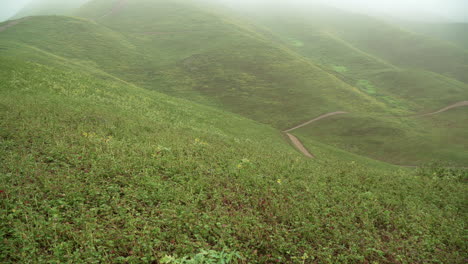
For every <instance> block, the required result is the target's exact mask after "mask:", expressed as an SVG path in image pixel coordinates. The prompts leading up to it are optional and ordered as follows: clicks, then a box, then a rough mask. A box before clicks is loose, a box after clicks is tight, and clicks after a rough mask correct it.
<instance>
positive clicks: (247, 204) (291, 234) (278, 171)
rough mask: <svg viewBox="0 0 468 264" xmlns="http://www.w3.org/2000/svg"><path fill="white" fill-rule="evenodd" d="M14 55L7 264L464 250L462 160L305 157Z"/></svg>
mask: <svg viewBox="0 0 468 264" xmlns="http://www.w3.org/2000/svg"><path fill="white" fill-rule="evenodd" d="M19 58H20V57H16V58H15V59H11V58H7V57H3V56H2V57H1V59H0V79H1V80H2V81H1V82H0V127H1V130H0V211H1V213H0V239H1V240H2V244H1V245H0V261H1V262H2V263H25V262H38V263H42V262H51V263H63V262H73V263H82V262H87V263H95V262H99V263H141V262H153V263H157V262H159V261H161V260H162V259H163V258H164V259H165V260H167V261H168V263H179V262H176V261H175V260H174V261H171V259H179V260H181V258H182V257H184V256H186V257H188V258H194V259H195V258H198V259H200V258H202V257H204V258H205V259H209V260H212V261H214V260H219V259H225V260H226V259H228V258H232V259H234V260H233V261H232V262H231V263H271V262H280V263H304V262H305V263H307V262H319V263H337V262H340V263H346V262H348V263H350V262H379V263H395V262H408V263H415V262H423V261H424V262H427V261H429V262H448V263H463V261H464V259H466V254H465V253H464V252H466V243H465V242H464V240H463V224H464V222H463V219H464V217H465V214H466V212H465V211H464V210H463V206H464V201H465V200H464V193H465V191H466V186H465V181H461V179H463V177H466V174H465V176H463V175H464V174H463V173H462V172H461V171H459V172H457V171H452V170H433V171H419V172H412V171H406V170H395V169H386V168H385V167H384V166H383V167H382V166H381V168H379V169H376V168H375V169H374V168H372V167H370V166H367V165H364V164H367V163H361V160H358V161H357V162H356V161H349V160H348V161H346V160H344V161H339V160H336V159H327V160H323V161H322V160H316V161H314V160H310V159H305V158H303V157H302V156H301V155H300V154H299V153H297V152H295V151H294V150H293V149H292V148H290V146H289V145H288V144H287V143H286V142H285V141H283V140H282V136H281V135H280V134H279V132H278V131H277V130H275V129H273V128H271V127H269V126H266V125H261V124H259V123H256V122H254V121H250V120H247V119H245V118H243V117H240V116H236V115H233V114H229V113H226V112H222V111H219V110H216V109H213V108H209V107H205V106H201V105H197V104H194V103H191V102H188V101H185V100H180V99H175V98H171V97H168V96H166V95H162V94H160V93H155V92H152V91H148V90H145V89H141V88H138V87H136V86H134V85H131V84H128V83H126V82H124V81H120V80H118V79H116V78H114V79H110V77H109V76H107V75H106V76H100V77H99V76H96V75H99V73H94V74H93V75H91V74H87V73H85V71H86V70H81V71H80V70H77V69H78V68H75V67H77V66H76V65H75V64H74V62H71V64H72V66H70V68H75V69H74V70H65V69H64V67H61V69H57V68H54V67H50V66H43V65H40V64H37V63H32V62H23V61H21V60H20V59H19ZM42 59H43V60H47V59H48V60H51V61H54V60H56V59H57V57H56V56H52V55H51V56H49V57H48V58H47V56H46V55H44V56H43V57H42ZM60 63H62V62H60ZM63 63H64V64H66V61H65V62H63ZM48 64H54V63H53V62H49V63H48ZM320 149H321V150H320V152H323V153H333V152H336V151H334V150H333V149H332V148H330V147H327V146H324V147H323V148H320ZM331 156H333V155H331ZM195 255H196V256H195Z"/></svg>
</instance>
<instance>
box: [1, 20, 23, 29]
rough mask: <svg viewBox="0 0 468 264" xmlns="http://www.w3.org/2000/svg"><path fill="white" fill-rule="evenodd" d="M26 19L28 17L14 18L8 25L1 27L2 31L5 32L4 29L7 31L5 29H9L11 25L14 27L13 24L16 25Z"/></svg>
mask: <svg viewBox="0 0 468 264" xmlns="http://www.w3.org/2000/svg"><path fill="white" fill-rule="evenodd" d="M26 19H27V18H21V19H18V20H14V21H10V22H8V23H7V24H6V25H4V26H1V27H0V32H3V31H5V30H7V29H8V28H10V27H12V26H14V25H17V24H19V23H21V22H23V21H24V20H26Z"/></svg>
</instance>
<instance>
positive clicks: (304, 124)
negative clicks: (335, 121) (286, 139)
mask: <svg viewBox="0 0 468 264" xmlns="http://www.w3.org/2000/svg"><path fill="white" fill-rule="evenodd" d="M347 113H348V112H343V111H338V112H332V113H328V114H324V115H321V116H319V117H317V118H314V119H312V120H310V121H307V122H305V123H303V124H300V125H298V126H295V127H293V128H290V129H288V130H285V131H283V132H291V131H293V130H296V129H298V128H301V127H304V126H307V125H309V124H312V123H314V122H317V121H319V120H322V119H325V118H328V117H331V116H335V115H343V114H347Z"/></svg>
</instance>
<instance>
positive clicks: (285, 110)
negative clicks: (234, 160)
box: [4, 0, 468, 165]
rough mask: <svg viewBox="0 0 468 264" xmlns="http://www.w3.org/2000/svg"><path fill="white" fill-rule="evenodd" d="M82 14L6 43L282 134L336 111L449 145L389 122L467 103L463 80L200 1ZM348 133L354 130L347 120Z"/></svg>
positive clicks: (111, 6) (43, 24) (97, 8)
mask: <svg viewBox="0 0 468 264" xmlns="http://www.w3.org/2000/svg"><path fill="white" fill-rule="evenodd" d="M150 14H157V16H155V17H156V18H155V17H153V16H151V15H150ZM77 15H78V16H83V17H86V18H88V20H86V19H78V18H69V17H37V18H33V19H32V20H30V21H25V23H22V24H21V25H18V26H17V27H16V30H15V31H10V32H5V33H4V35H5V40H8V41H9V42H10V43H11V45H15V46H17V45H18V43H21V45H28V46H30V47H34V48H36V49H40V50H41V51H44V52H47V53H51V54H54V55H57V56H60V57H62V58H64V59H67V60H73V61H74V62H76V63H77V64H79V65H82V66H85V67H87V68H88V70H90V71H105V72H106V73H109V74H111V75H115V76H118V77H119V78H122V79H124V80H126V81H128V82H131V83H133V84H136V85H138V86H141V87H144V88H147V89H150V90H157V91H161V92H164V93H166V94H169V95H171V96H176V97H179V98H185V99H189V100H193V101H195V102H199V103H202V104H205V105H210V106H213V107H217V108H221V109H224V110H227V111H230V112H233V113H237V114H241V115H243V116H246V117H248V118H251V119H254V120H256V121H259V122H262V123H265V124H270V125H273V126H274V127H276V128H278V129H281V130H284V129H287V128H290V127H292V126H294V125H296V124H301V123H304V122H305V121H307V120H309V119H310V118H311V117H314V116H320V115H322V114H325V113H329V112H333V111H337V110H340V111H347V112H353V113H366V115H371V116H362V119H369V118H371V119H378V120H379V123H380V124H384V127H383V128H382V129H384V128H385V127H386V126H388V130H389V131H399V132H398V133H396V134H393V135H392V134H388V135H383V136H384V137H386V136H392V137H399V136H400V135H402V134H407V133H408V134H410V135H411V137H413V138H418V140H419V141H420V142H421V144H422V145H424V146H425V148H426V149H429V148H430V149H435V148H438V147H439V146H440V145H438V144H435V143H434V142H433V140H431V138H434V137H435V136H436V135H431V134H430V133H431V130H432V124H427V123H424V124H421V122H419V123H418V121H414V120H406V121H404V122H400V121H398V120H396V121H395V120H394V121H392V122H388V121H387V120H382V118H383V117H388V116H409V115H413V114H418V113H424V112H427V111H430V110H432V109H437V108H441V107H444V106H447V105H449V104H451V103H454V102H457V101H461V100H464V99H466V98H468V86H467V84H465V83H463V82H460V81H457V80H454V79H451V78H449V77H446V76H442V75H440V74H438V73H434V72H428V71H425V70H419V69H417V70H407V69H405V68H400V67H397V66H395V65H393V64H391V63H390V62H387V61H385V60H384V59H381V58H378V57H377V55H372V54H370V53H366V51H367V50H366V51H364V50H361V49H359V48H357V47H355V46H353V45H352V44H351V43H350V42H347V41H345V40H343V39H341V37H339V35H337V34H331V33H326V34H325V35H323V34H322V33H320V34H321V35H318V37H317V35H313V34H314V33H313V32H314V31H310V32H312V33H311V34H312V35H310V34H309V33H308V34H309V35H304V34H303V35H300V32H298V33H297V34H296V33H295V31H294V30H290V31H288V32H290V33H289V34H291V35H290V36H285V35H284V34H282V31H281V30H280V29H278V28H277V27H275V26H269V27H267V28H265V27H257V26H255V25H254V24H252V23H247V22H245V23H244V22H243V21H242V19H240V18H239V17H237V16H235V15H233V16H227V15H225V14H224V13H223V12H221V11H213V10H211V9H206V8H204V6H201V5H198V4H196V3H195V2H187V1H164V0H160V1H144V0H138V1H110V0H107V1H106V0H100V1H91V2H89V3H88V4H86V5H84V6H83V7H82V8H81V9H80V10H79V11H78V13H77ZM279 21H281V20H279ZM292 21H294V20H292ZM297 23H299V22H296V24H297ZM324 23H325V22H323V21H322V22H321V24H324ZM361 23H362V22H361ZM331 24H332V25H334V24H333V23H331ZM335 24H337V23H335ZM288 25H289V24H287V23H284V24H283V25H282V26H283V27H285V28H287V27H288ZM338 25H339V26H342V25H341V24H338ZM289 27H290V28H287V29H288V30H289V29H293V28H294V27H293V26H291V25H289ZM314 27H316V25H315V24H314ZM295 28H300V27H295ZM68 30H71V31H74V32H78V33H77V34H73V36H72V37H66V38H64V37H63V32H64V31H68ZM270 30H271V31H270ZM335 31H337V30H335ZM44 32H47V34H44ZM315 32H316V31H315ZM358 33H359V32H358ZM293 34H294V35H293ZM314 36H315V37H314ZM306 37H312V38H310V39H306ZM285 39H286V40H285ZM288 39H296V40H297V41H298V42H297V41H296V42H294V41H292V40H290V41H288ZM299 39H301V40H300V41H299ZM187 40H189V41H187ZM208 40H209V41H208ZM299 42H300V43H302V45H299ZM96 43H99V44H98V45H96ZM114 46H115V47H114ZM91 47H92V48H91ZM325 47H327V48H328V49H327V50H324V48H325ZM10 48H13V47H10ZM317 52H318V53H317ZM324 52H325V53H324ZM115 54H118V56H115ZM317 54H321V55H320V56H316V55H317ZM325 58H326V59H327V61H325ZM252 61H254V62H255V63H252ZM355 66H356V67H355ZM424 91H430V92H427V93H426V92H424ZM434 98H437V100H434ZM405 122H406V123H407V124H406V125H405ZM366 123H367V122H366ZM408 123H413V124H408ZM422 125H425V126H426V127H425V128H424V129H423V130H424V131H425V132H424V133H425V134H426V135H423V134H421V133H420V132H418V131H415V128H416V127H420V126H422ZM341 129H342V130H347V129H349V126H348V125H347V123H343V127H342V128H341ZM369 130H371V131H373V129H372V128H369ZM446 133H448V134H450V133H451V130H450V129H447V131H446ZM307 136H310V137H315V134H310V135H307ZM316 139H317V138H316ZM342 139H343V140H345V138H344V137H343V138H342ZM361 140H362V141H361V142H352V144H353V147H352V148H351V147H346V149H347V150H348V151H352V152H356V151H355V150H356V147H357V148H359V149H358V152H356V153H359V154H361V155H366V156H369V157H372V158H379V159H383V160H385V161H389V162H394V161H395V159H394V158H393V155H394V154H393V152H394V151H389V152H386V151H385V150H386V148H387V147H389V148H396V147H398V148H399V149H400V150H401V151H400V153H399V155H400V156H401V155H403V158H407V159H408V161H410V160H417V163H418V164H421V163H425V162H429V161H431V160H434V159H438V160H442V161H451V162H454V163H456V164H459V165H463V164H461V163H463V161H464V160H465V157H468V153H466V152H463V153H462V154H459V155H457V156H458V157H457V158H454V157H452V156H451V155H450V154H448V153H450V152H441V153H446V154H443V155H441V154H439V152H434V153H432V154H431V155H432V156H430V157H426V156H425V157H424V158H421V157H413V156H409V155H408V156H404V155H405V153H407V152H406V151H405V150H406V148H408V147H410V146H408V145H404V144H399V145H398V146H393V145H391V146H390V145H389V144H387V142H388V143H390V142H392V143H394V142H396V141H398V138H394V139H390V140H388V141H387V140H381V141H380V142H381V143H380V144H379V149H381V150H382V152H383V153H389V155H387V156H382V155H375V153H374V151H373V150H372V145H373V143H372V142H371V141H372V140H370V141H369V140H368V138H367V137H363V138H361ZM329 143H331V142H329ZM350 143H351V142H350ZM356 143H357V145H356ZM464 144H466V143H464ZM345 145H346V144H344V145H342V146H345ZM374 145H375V144H374ZM450 147H451V146H448V147H447V148H450ZM369 150H371V151H369ZM460 155H461V156H460ZM464 156H465V157H464ZM420 158H421V159H420Z"/></svg>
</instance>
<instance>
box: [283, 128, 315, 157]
mask: <svg viewBox="0 0 468 264" xmlns="http://www.w3.org/2000/svg"><path fill="white" fill-rule="evenodd" d="M286 135H287V136H288V137H289V139H290V140H291V142H292V143H293V144H294V146H295V147H296V148H297V149H298V150H299V151H300V152H301V153H302V154H304V156H306V157H308V158H315V156H314V155H313V154H312V153H310V152H309V151H308V150H307V149H306V148H305V146H304V145H303V144H302V142H301V141H300V140H299V139H298V138H297V137H295V136H293V135H291V134H289V133H286Z"/></svg>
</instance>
